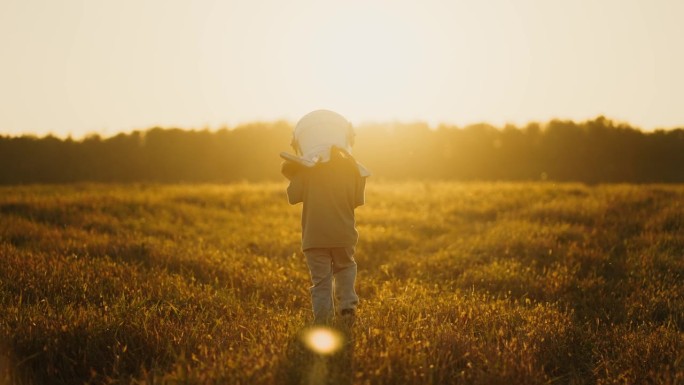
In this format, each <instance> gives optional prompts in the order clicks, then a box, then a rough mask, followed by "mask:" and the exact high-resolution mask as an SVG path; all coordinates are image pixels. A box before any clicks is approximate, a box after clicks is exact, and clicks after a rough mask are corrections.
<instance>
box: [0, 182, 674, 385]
mask: <svg viewBox="0 0 684 385" xmlns="http://www.w3.org/2000/svg"><path fill="white" fill-rule="evenodd" d="M284 188H285V184H284V183H260V184H249V183H243V184H231V185H183V184H179V185H147V184H129V185H108V184H73V185H29V186H10V187H0V385H4V384H47V383H54V384H83V383H117V384H121V383H131V384H167V383H168V384H308V383H316V382H319V380H321V379H322V378H321V377H316V376H315V375H313V374H312V373H314V372H315V371H316V370H320V369H321V366H320V365H321V363H323V364H324V369H325V370H327V375H326V376H325V377H326V378H328V379H329V381H328V382H329V383H331V384H338V383H353V384H368V385H376V384H378V385H379V384H550V383H553V384H682V383H684V281H683V278H684V186H682V185H593V186H587V185H583V184H554V183H551V182H548V183H455V182H405V183H393V182H378V181H375V180H371V181H370V182H369V185H368V189H367V196H366V201H367V204H366V205H365V206H363V207H361V208H359V209H358V210H357V222H358V223H357V224H358V229H359V232H360V235H361V238H360V242H359V244H358V246H357V257H356V259H357V262H358V267H359V272H358V280H357V292H358V294H359V295H360V297H361V304H360V308H359V314H358V319H357V321H356V323H355V325H353V327H352V328H351V329H350V330H346V331H345V335H346V337H347V338H346V343H345V345H344V347H343V349H342V350H341V351H339V352H338V353H335V354H333V355H331V356H327V357H319V356H318V355H316V354H314V353H312V352H309V351H308V350H307V349H306V348H305V347H304V346H303V345H302V343H301V339H300V334H301V332H302V330H304V329H305V328H306V327H307V326H308V325H309V324H310V322H311V318H312V317H311V310H310V301H309V291H308V288H309V286H310V281H309V276H308V270H307V268H306V264H305V261H304V258H303V255H302V253H301V251H300V250H299V237H300V227H299V226H300V220H299V215H300V210H301V206H289V205H288V204H287V200H286V197H285V194H284Z"/></svg>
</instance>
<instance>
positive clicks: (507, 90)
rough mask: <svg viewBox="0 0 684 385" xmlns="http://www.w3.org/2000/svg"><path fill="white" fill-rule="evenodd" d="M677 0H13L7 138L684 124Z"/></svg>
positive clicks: (5, 20)
mask: <svg viewBox="0 0 684 385" xmlns="http://www.w3.org/2000/svg"><path fill="white" fill-rule="evenodd" d="M682 19H684V1H681V0H649V1H646V0H638V1H637V0H421V1H416V0H412V1H402V0H344V1H333V0H287V1H282V0H117V1H112V0H59V1H54V0H0V54H1V57H0V135H21V134H34V135H40V136H42V135H46V134H53V135H56V136H62V137H65V136H69V135H70V136H73V137H82V136H84V135H87V134H94V133H97V134H100V135H105V136H110V135H114V134H116V133H118V132H129V131H132V130H145V129H148V128H151V127H154V126H161V127H178V128H183V129H203V128H209V129H218V128H221V127H225V126H228V127H233V126H236V125H239V124H243V123H249V122H254V121H276V120H283V119H284V120H287V121H290V122H296V121H297V120H298V119H299V118H300V117H301V116H303V115H304V114H306V113H307V112H310V111H312V110H316V109H319V108H327V109H332V110H335V111H337V112H339V113H341V114H342V115H344V116H345V117H347V118H348V119H349V120H350V121H351V122H352V123H354V124H355V125H360V124H364V123H367V122H416V121H422V122H426V123H428V124H430V125H432V126H437V125H439V124H449V125H457V126H463V125H467V124H472V123H478V122H487V123H490V124H493V125H496V126H502V125H504V124H506V123H512V124H517V125H524V124H526V123H528V122H530V121H538V122H545V121H548V120H550V119H553V118H559V119H572V120H576V121H584V120H587V119H592V118H594V117H596V116H598V115H605V116H606V117H608V118H610V119H613V120H616V121H618V122H626V123H629V124H631V125H632V126H634V127H638V128H640V129H643V130H652V129H656V128H665V129H669V128H675V127H684V92H683V90H684V43H682V42H683V41H684V23H682V22H681V20H682Z"/></svg>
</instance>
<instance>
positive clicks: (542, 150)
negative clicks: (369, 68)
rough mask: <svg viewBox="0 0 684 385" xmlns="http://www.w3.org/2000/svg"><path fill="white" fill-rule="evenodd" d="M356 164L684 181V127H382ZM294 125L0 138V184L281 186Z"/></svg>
mask: <svg viewBox="0 0 684 385" xmlns="http://www.w3.org/2000/svg"><path fill="white" fill-rule="evenodd" d="M356 132H357V137H356V146H355V147H354V155H355V157H356V158H357V159H358V160H359V161H360V162H362V163H363V164H364V165H366V166H367V167H368V168H369V169H370V170H371V171H372V172H373V177H374V178H378V179H382V180H461V181H495V180H496V181H500V180H504V181H539V180H548V181H559V182H566V181H574V182H584V183H590V184H593V183H618V182H629V183H651V182H658V183H682V182H684V129H681V128H680V129H674V130H657V131H654V132H643V131H641V130H638V129H635V128H633V127H630V126H629V125H626V124H616V123H615V122H613V121H612V120H610V119H607V118H605V117H598V118H596V119H593V120H589V121H586V122H581V123H576V122H573V121H562V120H552V121H550V122H548V123H544V124H539V123H530V124H528V125H526V126H525V127H516V126H512V125H507V126H505V127H500V128H497V127H493V126H491V125H488V124H476V125H469V126H466V127H454V126H440V127H438V128H436V129H431V128H430V127H428V125H427V124H424V123H416V124H375V125H364V126H361V127H357V128H356ZM291 133H292V125H291V124H290V123H287V122H273V123H253V124H248V125H243V126H239V127H235V128H233V129H221V130H217V131H210V130H200V131H197V130H181V129H162V128H152V129H149V130H146V131H135V132H132V133H126V134H119V135H116V136H114V137H110V138H102V137H100V136H97V135H91V136H88V137H86V138H84V139H82V140H73V139H70V138H68V139H59V138H56V137H53V136H47V137H42V138H38V137H33V136H21V137H9V136H0V184H27V183H68V182H141V183H147V182H161V183H175V182H192V183H205V182H207V183H216V182H218V183H225V182H236V181H279V180H283V177H282V176H281V175H280V163H281V159H280V158H279V156H278V154H279V153H280V152H281V151H290V152H292V150H291V149H290V147H289V144H290V138H291Z"/></svg>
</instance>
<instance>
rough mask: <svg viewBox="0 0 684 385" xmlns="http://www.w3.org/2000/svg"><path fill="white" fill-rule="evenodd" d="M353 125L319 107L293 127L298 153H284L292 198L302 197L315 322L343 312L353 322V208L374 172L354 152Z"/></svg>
mask: <svg viewBox="0 0 684 385" xmlns="http://www.w3.org/2000/svg"><path fill="white" fill-rule="evenodd" d="M353 140H354V131H353V129H352V126H351V124H350V123H349V122H348V121H347V120H346V119H345V118H343V117H342V116H341V115H339V114H337V113H335V112H332V111H327V110H318V111H314V112H311V113H309V114H307V115H305V116H304V117H303V118H302V119H301V120H300V121H299V122H298V123H297V126H296V127H295V132H294V135H293V140H292V145H293V147H294V149H295V151H296V152H297V156H293V155H291V154H287V153H283V154H281V156H282V157H283V158H284V159H285V162H284V163H283V166H282V173H283V175H285V177H287V178H288V179H289V181H290V184H289V186H288V187H287V196H288V199H289V202H290V204H296V203H299V202H302V203H303V208H302V250H303V252H304V255H305V256H306V261H307V264H308V266H309V271H310V273H311V280H312V283H313V286H312V287H311V300H312V304H313V313H314V322H315V323H329V322H331V321H332V320H333V318H334V316H335V308H334V301H333V293H334V295H335V297H336V298H337V300H338V302H339V308H340V312H339V315H341V316H342V317H343V319H345V321H346V322H348V323H351V322H353V320H354V317H355V310H356V307H357V305H358V302H359V298H358V296H357V295H356V292H355V290H354V282H355V280H356V261H355V260H354V249H355V246H356V243H357V241H358V232H357V231H356V226H355V224H356V222H355V217H354V209H355V208H356V207H358V206H361V205H362V204H364V190H365V185H366V177H368V176H369V175H370V174H369V172H368V171H367V170H366V169H365V168H364V167H363V166H361V165H360V164H358V163H357V162H356V160H354V158H353V157H352V156H351V147H352V145H353Z"/></svg>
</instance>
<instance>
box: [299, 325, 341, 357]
mask: <svg viewBox="0 0 684 385" xmlns="http://www.w3.org/2000/svg"><path fill="white" fill-rule="evenodd" d="M302 339H303V340H304V343H305V344H306V346H307V347H308V348H309V349H311V350H313V351H314V352H316V353H319V354H332V353H334V352H336V351H337V350H338V349H339V348H340V347H341V346H342V335H341V334H340V333H339V332H337V331H335V330H333V329H330V328H328V327H323V326H318V327H314V328H312V329H309V330H307V331H306V332H304V334H303V336H302Z"/></svg>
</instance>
